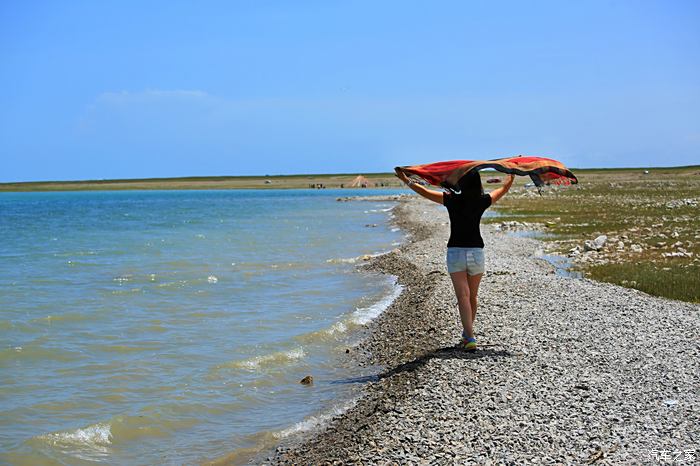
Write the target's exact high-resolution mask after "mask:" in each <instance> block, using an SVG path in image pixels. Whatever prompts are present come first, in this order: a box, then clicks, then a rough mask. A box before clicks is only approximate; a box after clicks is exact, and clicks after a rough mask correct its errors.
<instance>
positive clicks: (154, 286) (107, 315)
mask: <svg viewBox="0 0 700 466" xmlns="http://www.w3.org/2000/svg"><path fill="white" fill-rule="evenodd" d="M394 192H405V191H391V190H376V191H375V190H371V189H364V190H348V189H344V190H293V191H290V190H242V191H126V192H69V193H3V194H0V290H1V291H0V371H1V373H2V381H1V383H0V413H1V415H0V452H1V453H0V462H9V463H12V464H37V463H39V464H43V463H47V462H52V461H53V462H58V463H64V464H83V463H84V464H92V463H93V462H105V463H112V464H115V463H117V464H183V463H188V464H189V463H199V462H202V461H208V460H217V459H221V458H226V459H227V460H231V461H237V459H240V458H244V457H245V452H248V451H254V450H255V449H256V448H260V447H261V446H270V445H273V444H274V443H275V442H276V441H278V440H279V439H280V438H283V437H284V436H286V435H289V434H290V433H294V432H295V431H297V430H299V429H303V428H305V427H307V426H309V425H313V424H314V422H316V421H317V420H318V419H322V418H323V417H324V413H329V412H332V411H333V409H338V408H342V406H336V405H335V404H334V403H336V400H347V399H349V398H348V397H349V395H350V394H351V392H352V390H354V388H353V384H351V383H337V382H339V381H343V380H346V379H348V378H349V377H351V376H353V375H356V374H354V373H353V371H352V370H351V369H348V368H347V367H344V366H343V365H342V364H339V363H338V357H337V355H339V354H341V353H344V349H345V348H346V347H348V345H349V344H350V343H349V341H348V339H349V338H352V335H353V332H352V330H353V329H354V328H357V327H358V326H361V325H362V324H364V323H366V322H368V321H369V320H370V319H371V318H373V317H374V316H376V315H377V314H378V313H380V312H381V311H382V309H384V308H385V307H386V306H387V305H388V304H389V303H390V302H391V300H392V299H393V298H394V297H395V296H396V295H397V294H398V292H399V291H400V288H399V287H398V286H397V285H396V284H395V281H394V279H393V278H392V277H388V276H382V275H376V274H371V273H368V272H363V271H362V270H361V268H358V267H357V265H356V264H357V263H361V262H362V260H361V259H359V260H358V259H356V258H357V257H358V256H362V255H365V254H376V253H381V252H386V251H388V250H390V249H393V248H394V247H396V245H397V244H398V242H400V241H401V239H402V237H403V234H402V233H401V232H400V231H397V229H395V228H392V226H391V224H390V216H391V209H392V207H393V206H394V203H392V202H382V201H361V202H337V201H336V198H337V197H339V196H348V195H355V194H391V193H394ZM374 224H376V226H367V225H374ZM307 374H313V376H314V379H315V383H314V385H313V386H303V385H300V384H299V379H300V378H301V377H303V376H305V375H307ZM248 449H252V450H248Z"/></svg>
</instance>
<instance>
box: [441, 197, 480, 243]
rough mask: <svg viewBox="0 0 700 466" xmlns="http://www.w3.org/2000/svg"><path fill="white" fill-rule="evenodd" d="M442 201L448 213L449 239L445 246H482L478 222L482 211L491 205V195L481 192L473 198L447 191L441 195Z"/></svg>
mask: <svg viewBox="0 0 700 466" xmlns="http://www.w3.org/2000/svg"><path fill="white" fill-rule="evenodd" d="M442 203H443V204H444V205H445V207H447V212H448V213H449V214H450V239H449V241H448V242H447V247H448V248H450V247H457V248H483V247H484V240H483V239H482V238H481V231H480V230H479V223H481V216H482V215H483V214H484V211H485V210H486V209H488V208H489V206H490V205H491V196H489V195H488V194H482V195H481V196H480V197H478V198H476V199H474V198H471V199H464V198H463V197H462V196H459V195H456V194H453V193H450V192H447V193H444V194H443V196H442Z"/></svg>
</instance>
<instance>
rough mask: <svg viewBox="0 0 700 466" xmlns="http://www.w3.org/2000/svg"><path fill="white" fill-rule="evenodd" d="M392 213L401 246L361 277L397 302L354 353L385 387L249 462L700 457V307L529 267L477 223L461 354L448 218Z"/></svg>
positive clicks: (522, 251)
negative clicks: (395, 281)
mask: <svg viewBox="0 0 700 466" xmlns="http://www.w3.org/2000/svg"><path fill="white" fill-rule="evenodd" d="M394 213H395V215H396V216H395V221H396V223H397V225H398V226H400V227H401V228H402V229H403V230H404V231H406V232H408V233H410V239H409V241H407V242H406V244H404V245H403V246H401V247H400V248H399V249H398V250H397V251H394V252H392V253H389V254H386V255H383V256H380V257H377V258H375V259H373V260H372V261H371V263H370V264H369V265H368V266H367V267H370V268H372V269H374V270H379V271H383V272H386V273H390V274H393V275H396V276H398V277H399V281H400V283H401V284H403V285H404V291H403V293H402V294H401V295H400V296H399V297H398V298H397V300H396V301H395V302H394V303H393V304H392V305H391V306H390V307H389V309H387V311H386V312H384V313H383V314H382V315H381V316H380V317H379V318H377V319H376V320H375V321H373V322H372V323H371V324H369V328H368V336H367V338H366V339H365V340H364V341H363V342H362V343H361V344H360V346H358V347H357V348H356V349H355V350H354V351H353V353H354V354H350V356H351V357H353V360H354V361H355V363H356V364H360V365H363V366H370V365H380V366H381V367H383V368H384V370H383V371H382V372H381V374H380V375H379V380H377V381H372V382H368V383H366V384H365V387H364V396H363V397H362V398H361V399H360V400H359V402H358V403H357V404H356V405H355V406H354V407H353V408H351V409H350V410H348V411H347V412H345V413H344V414H342V415H340V416H337V417H335V418H333V419H332V420H331V421H330V422H329V423H328V424H327V425H326V426H325V427H324V428H323V430H321V431H319V432H314V433H311V434H307V436H306V437H305V438H296V439H291V440H288V441H287V443H286V444H283V445H281V446H279V447H278V448H277V450H276V452H275V453H274V454H273V456H270V457H268V458H258V459H257V460H256V461H255V462H257V463H259V462H265V463H267V464H401V465H403V464H490V463H497V464H501V463H506V464H546V463H558V464H582V463H596V464H622V463H626V464H631V463H633V464H639V463H649V464H658V463H659V461H658V460H657V459H655V457H656V458H662V459H663V458H674V457H675V458H676V462H679V458H680V459H682V458H689V455H691V454H692V455H693V461H690V462H697V461H698V459H700V452H698V450H699V449H700V444H699V443H700V431H699V428H698V426H700V403H699V402H698V401H699V400H698V394H699V393H700V346H699V342H700V318H699V317H700V314H699V313H698V311H700V306H698V305H692V304H686V303H681V302H677V301H671V300H667V299H662V298H655V297H651V296H648V295H646V294H644V293H642V292H639V291H636V290H631V289H626V288H622V287H618V286H615V285H609V284H603V283H598V282H594V281H590V280H586V279H575V278H566V277H560V276H558V275H556V274H555V273H554V269H553V268H552V266H551V265H549V264H548V263H547V262H545V261H543V260H541V259H537V258H536V256H537V255H538V254H541V243H539V242H538V241H537V240H534V239H528V238H516V237H513V236H512V235H508V234H507V233H502V232H497V231H495V230H494V229H493V228H491V227H489V226H484V227H482V232H483V236H484V240H485V242H486V268H487V273H486V275H485V277H484V279H483V281H482V285H481V290H480V295H481V296H480V308H479V313H478V316H477V320H476V326H475V329H476V334H477V339H478V341H479V344H480V345H481V348H480V350H479V351H478V352H477V353H475V354H469V353H465V352H463V351H461V350H459V349H457V348H456V347H455V344H456V342H457V341H458V339H459V333H460V329H461V328H460V325H459V318H458V315H457V306H456V299H455V297H454V293H453V291H452V285H451V283H450V280H449V277H448V275H447V273H446V269H445V264H444V262H445V261H444V256H445V247H446V246H445V245H446V242H447V236H448V230H449V227H448V226H447V222H448V218H447V213H446V211H444V210H441V209H440V208H439V206H437V208H436V206H435V205H430V203H429V202H428V201H424V200H422V199H416V198H414V197H410V198H402V199H401V200H400V201H399V206H397V207H396V208H395V209H394ZM690 451H692V453H690ZM667 452H668V453H667ZM679 454H680V456H677V455H679ZM661 455H670V456H663V457H662V456H661ZM670 461H671V460H668V461H667V462H670ZM686 462H689V461H688V459H686Z"/></svg>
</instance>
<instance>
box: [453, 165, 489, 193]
mask: <svg viewBox="0 0 700 466" xmlns="http://www.w3.org/2000/svg"><path fill="white" fill-rule="evenodd" d="M457 186H458V188H459V190H460V191H461V193H460V196H462V197H463V198H464V199H476V198H478V197H479V196H481V195H482V194H484V187H483V186H482V184H481V176H480V175H479V172H478V171H476V170H472V171H470V172H469V173H467V174H466V175H464V176H463V177H462V178H460V179H459V181H458V182H457Z"/></svg>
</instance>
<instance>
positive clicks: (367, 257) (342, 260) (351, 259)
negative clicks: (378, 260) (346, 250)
mask: <svg viewBox="0 0 700 466" xmlns="http://www.w3.org/2000/svg"><path fill="white" fill-rule="evenodd" d="M388 252H390V251H384V252H375V253H374V254H363V255H361V256H357V257H347V258H333V259H327V260H326V262H327V263H329V264H354V263H356V262H358V261H368V260H370V259H372V258H374V257H379V256H382V255H384V254H387V253H388Z"/></svg>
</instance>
